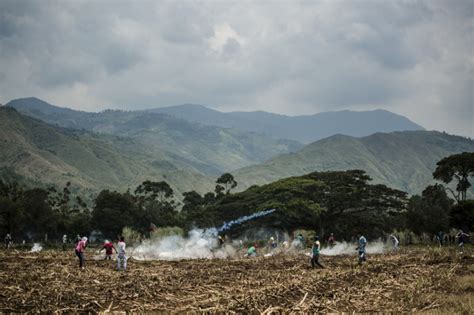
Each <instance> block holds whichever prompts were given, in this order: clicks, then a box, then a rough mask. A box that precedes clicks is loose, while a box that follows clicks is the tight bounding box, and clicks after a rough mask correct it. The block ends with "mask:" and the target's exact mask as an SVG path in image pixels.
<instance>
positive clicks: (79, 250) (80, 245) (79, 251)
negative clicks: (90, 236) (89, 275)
mask: <svg viewBox="0 0 474 315" xmlns="http://www.w3.org/2000/svg"><path fill="white" fill-rule="evenodd" d="M86 247H87V237H85V236H84V237H83V238H82V239H81V240H80V241H79V242H77V245H76V256H77V257H78V258H79V268H81V269H84V251H85V249H86Z"/></svg>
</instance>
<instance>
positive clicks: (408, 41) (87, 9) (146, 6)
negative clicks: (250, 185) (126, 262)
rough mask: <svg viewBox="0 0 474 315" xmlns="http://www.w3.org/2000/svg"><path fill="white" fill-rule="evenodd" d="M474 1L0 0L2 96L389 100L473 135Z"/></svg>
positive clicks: (245, 104) (115, 103)
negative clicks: (184, 0) (162, 0)
mask: <svg viewBox="0 0 474 315" xmlns="http://www.w3.org/2000/svg"><path fill="white" fill-rule="evenodd" d="M472 21H473V4H472V1H469V0H467V1H462V0H459V1H455V2H451V1H447V0H439V1H438V0H426V1H422V0H420V1H369V0H366V1H351V2H349V1H348V2H343V1H327V2H326V1H316V2H299V1H291V2H290V1H289V2H252V3H249V2H218V1H217V2H152V1H151V2H142V1H140V2H116V1H111V0H106V1H100V2H97V1H83V0H81V1H70V2H64V1H52V0H46V1H34V0H31V1H12V0H3V1H0V70H1V72H2V74H3V79H0V101H1V102H7V101H8V100H9V99H12V98H16V97H23V96H29V95H35V96H37V97H40V98H44V99H46V100H47V101H50V102H52V103H56V104H63V105H69V106H76V108H80V109H85V110H100V109H103V108H105V107H115V108H143V107H150V106H165V105H173V104H181V103H202V104H206V105H208V106H212V107H215V108H219V109H221V110H258V109H261V110H267V111H276V112H279V113H285V114H293V115H296V114H303V113H304V114H308V113H315V112H318V111H326V110H338V109H370V108H385V109H388V110H392V111H394V112H397V113H400V114H404V115H407V116H408V117H409V118H411V119H413V120H415V121H416V122H418V123H420V124H422V125H424V126H425V127H427V128H428V129H440V130H447V131H450V132H453V133H459V134H464V135H470V136H473V131H472V120H474V117H472V115H473V113H472V108H473V103H474V102H473V95H472V90H474V88H473V83H472V78H473V63H474V61H473V58H472V56H473V55H474V54H473V53H474V52H473V47H474V43H473V36H472V34H473V26H472V25H473V22H472Z"/></svg>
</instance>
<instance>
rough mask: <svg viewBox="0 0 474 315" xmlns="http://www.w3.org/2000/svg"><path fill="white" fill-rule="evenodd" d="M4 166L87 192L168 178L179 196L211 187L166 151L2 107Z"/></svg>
mask: <svg viewBox="0 0 474 315" xmlns="http://www.w3.org/2000/svg"><path fill="white" fill-rule="evenodd" d="M0 125H1V126H2V128H1V130H0V167H8V168H9V169H13V170H14V171H15V172H16V173H18V174H19V175H20V176H24V177H26V178H30V179H31V180H34V181H39V182H43V183H47V184H49V183H51V184H58V185H64V184H65V183H66V182H67V181H72V182H73V184H74V185H76V186H79V187H81V188H82V189H85V190H93V191H94V190H98V189H102V188H111V189H119V190H124V189H126V188H127V187H131V188H134V187H135V186H136V185H137V184H139V183H141V182H142V181H143V180H145V179H151V180H167V181H168V182H169V183H170V184H171V185H173V186H174V188H175V189H176V188H179V189H178V191H179V192H183V191H187V190H191V189H197V190H198V191H202V192H204V191H208V190H209V189H212V183H210V181H209V180H208V179H207V178H206V177H205V176H203V175H202V174H199V173H197V172H195V171H192V170H189V169H186V170H184V167H185V166H183V165H181V164H180V163H172V162H171V161H172V160H173V159H172V158H171V157H168V156H167V155H166V154H165V153H163V152H161V153H160V152H158V151H156V150H155V151H149V150H148V148H146V147H144V146H141V145H139V144H137V143H135V142H134V141H132V140H130V139H126V138H118V137H114V136H106V135H97V134H91V133H89V132H80V131H71V130H69V129H62V128H59V127H53V126H50V125H47V124H46V123H43V122H41V121H38V120H36V119H32V118H29V117H26V116H23V115H21V114H19V113H18V112H16V111H15V110H12V109H9V108H0Z"/></svg>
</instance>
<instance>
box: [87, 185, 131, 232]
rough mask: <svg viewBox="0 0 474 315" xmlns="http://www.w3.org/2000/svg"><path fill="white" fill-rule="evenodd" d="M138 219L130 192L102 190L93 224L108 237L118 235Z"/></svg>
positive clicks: (95, 208) (98, 197) (96, 204)
mask: <svg viewBox="0 0 474 315" xmlns="http://www.w3.org/2000/svg"><path fill="white" fill-rule="evenodd" d="M136 220H137V209H136V207H135V200H134V198H133V196H132V195H130V194H129V193H124V194H121V193H119V192H116V191H113V192H111V191H109V190H102V191H101V192H100V193H99V195H98V196H97V198H96V199H95V207H94V211H93V212H92V225H93V227H94V228H97V229H98V230H100V231H101V232H102V233H103V234H104V235H105V236H107V237H116V236H118V235H119V234H120V233H121V232H122V229H123V228H124V227H126V226H133V225H134V224H135V222H136Z"/></svg>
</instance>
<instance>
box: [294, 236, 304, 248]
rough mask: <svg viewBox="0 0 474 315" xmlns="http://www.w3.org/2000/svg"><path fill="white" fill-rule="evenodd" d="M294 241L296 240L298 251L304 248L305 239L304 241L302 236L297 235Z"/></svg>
mask: <svg viewBox="0 0 474 315" xmlns="http://www.w3.org/2000/svg"><path fill="white" fill-rule="evenodd" d="M296 240H297V246H298V248H299V249H304V248H305V247H306V246H305V239H304V236H303V234H301V233H300V234H298V236H297V237H296Z"/></svg>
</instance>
